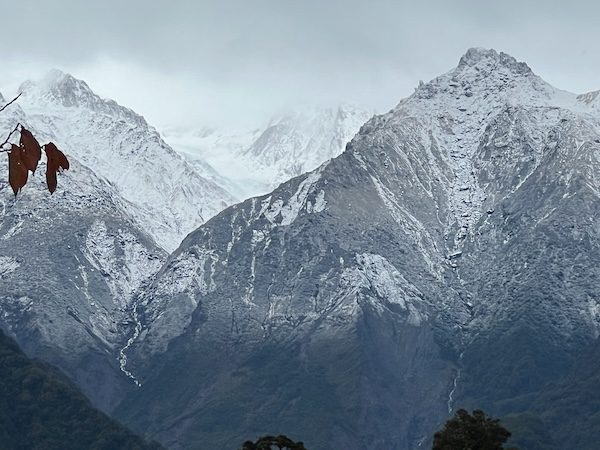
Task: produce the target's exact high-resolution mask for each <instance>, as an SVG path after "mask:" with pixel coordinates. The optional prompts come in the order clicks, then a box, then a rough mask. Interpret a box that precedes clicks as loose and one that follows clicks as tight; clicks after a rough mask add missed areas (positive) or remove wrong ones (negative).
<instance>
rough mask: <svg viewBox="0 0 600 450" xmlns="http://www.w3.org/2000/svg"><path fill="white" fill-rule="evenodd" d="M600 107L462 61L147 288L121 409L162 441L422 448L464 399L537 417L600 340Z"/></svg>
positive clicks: (533, 79) (204, 232) (522, 76)
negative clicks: (134, 380) (547, 392)
mask: <svg viewBox="0 0 600 450" xmlns="http://www.w3.org/2000/svg"><path fill="white" fill-rule="evenodd" d="M592 97H594V94H588V95H584V96H576V95H575V94H571V93H568V92H564V91H561V90H558V89H556V88H554V87H552V86H550V85H549V84H547V83H546V82H544V81H543V80H542V79H541V78H540V77H539V76H537V75H536V74H534V73H533V72H532V70H531V69H530V68H529V67H528V66H527V65H526V64H525V63H522V62H518V61H517V60H515V59H514V58H513V57H511V56H509V55H507V54H504V53H497V52H496V51H494V50H485V49H471V50H469V51H468V52H467V53H466V54H465V55H464V56H463V57H462V58H461V59H460V62H459V64H458V66H457V67H456V68H454V69H453V70H451V71H450V72H448V73H446V74H444V75H442V76H440V77H438V78H436V79H434V80H432V81H431V82H429V83H425V84H423V85H421V86H419V88H418V89H417V90H416V91H415V93H414V94H413V95H411V96H410V97H408V98H406V99H404V100H402V101H401V102H400V103H399V104H398V106H397V107H395V108H394V109H393V110H391V111H390V112H388V113H386V114H383V115H379V116H375V117H373V118H372V119H371V120H369V121H368V122H367V123H366V124H365V125H363V126H362V127H361V129H360V131H359V133H358V134H357V135H356V136H355V137H354V138H353V139H352V141H351V142H350V143H349V144H348V145H347V146H346V150H345V151H344V153H342V154H341V155H340V156H338V157H336V158H334V159H332V160H331V161H328V162H325V163H324V164H322V165H321V166H320V167H318V168H317V169H316V170H313V171H312V172H309V173H307V174H304V175H302V176H299V177H296V178H294V179H292V180H290V181H288V182H285V183H283V184H282V185H281V186H279V187H278V188H277V189H275V190H274V191H273V192H271V193H270V194H268V195H264V196H262V197H257V198H252V199H249V200H246V201H245V202H243V203H241V204H239V205H234V206H232V207H229V208H227V209H226V210H224V211H223V212H221V213H220V214H218V215H217V216H216V217H214V218H213V219H211V220H210V221H208V222H207V223H206V224H204V225H203V226H201V227H200V228H199V229H198V230H196V231H195V232H193V233H191V234H190V235H189V236H188V237H187V238H186V239H185V240H184V241H183V243H182V244H181V246H180V247H179V248H178V249H177V250H176V251H175V252H174V253H173V254H171V255H170V256H169V258H168V260H167V262H166V263H165V265H164V266H163V267H162V268H161V270H160V271H159V272H158V274H157V275H156V277H155V278H154V279H153V280H152V282H151V283H150V284H149V285H148V287H147V289H145V290H144V291H143V293H142V295H141V296H140V297H138V304H139V308H140V311H141V313H140V320H141V323H142V327H141V331H140V333H139V334H138V335H136V339H135V340H134V341H132V343H131V345H130V346H129V348H128V350H127V352H126V353H127V356H128V358H129V359H128V362H127V369H128V370H130V371H131V372H132V373H133V374H135V375H136V376H138V377H139V378H140V379H141V380H142V383H143V386H142V388H141V389H139V390H138V391H136V392H135V393H134V394H132V395H131V396H129V397H128V398H126V399H125V400H124V401H123V402H122V403H121V405H120V406H119V408H118V409H117V414H118V415H119V417H121V418H122V419H123V420H125V421H126V423H128V424H130V425H132V426H134V427H135V428H136V429H137V430H138V431H142V432H147V433H151V434H152V435H153V436H154V437H156V438H158V439H160V440H161V441H162V442H163V443H165V444H167V445H168V446H169V447H170V448H197V447H198V446H199V445H200V443H202V445H209V446H211V447H214V448H233V447H234V446H235V445H236V444H237V443H239V442H241V441H242V440H243V439H244V438H245V437H247V436H253V435H260V434H265V433H272V432H273V430H278V431H281V432H285V433H286V434H288V435H293V436H298V437H299V438H302V440H304V442H305V443H306V445H307V448H311V449H317V450H321V449H322V450H325V449H338V448H345V449H350V450H353V449H356V450H359V449H361V450H363V449H386V450H390V449H391V450H409V449H410V450H412V449H415V448H420V447H424V446H425V445H426V441H427V439H428V437H430V436H431V435H432V434H433V431H434V430H435V429H436V428H438V427H439V425H440V423H442V422H443V421H444V420H445V419H446V418H447V416H448V414H449V413H451V412H452V411H454V409H455V408H457V407H459V406H460V407H462V406H464V407H469V408H473V407H479V408H483V409H485V410H486V411H487V412H489V413H491V414H492V415H503V414H509V413H513V412H527V411H528V408H530V407H531V405H533V403H532V402H534V399H535V398H536V397H537V396H539V395H541V394H542V393H543V392H544V391H543V390H544V389H547V387H548V386H552V385H551V384H549V383H554V382H557V381H559V380H562V379H563V377H566V374H567V373H568V372H569V370H571V368H572V367H575V364H576V362H577V358H579V355H580V354H583V352H584V351H585V350H586V349H587V348H588V347H593V346H594V345H596V339H597V338H598V336H599V335H600V315H599V314H598V311H600V297H599V296H598V289H597V287H598V282H597V280H598V277H599V275H600V274H599V273H598V269H597V268H598V267H600V228H598V224H597V218H598V217H600V176H599V174H600V115H599V114H598V110H597V109H596V108H595V107H594V104H595V101H594V98H592ZM276 132H277V127H275V130H274V131H272V132H270V133H276ZM270 133H267V134H266V135H265V138H266V137H267V136H268V135H269V134H270ZM259 141H260V138H259ZM257 142H258V141H257ZM273 142H278V140H277V139H274V140H273ZM302 147H303V145H301V144H298V145H297V146H296V145H295V143H294V144H293V145H291V147H289V148H294V149H295V148H302ZM252 148H253V149H255V150H256V151H253V152H248V153H249V154H253V155H255V156H256V157H260V156H261V155H265V158H266V159H265V161H267V162H268V163H269V164H276V160H275V159H268V158H269V156H267V155H280V156H281V155H284V154H286V153H285V151H283V152H279V153H278V152H277V151H274V152H267V151H266V150H267V149H271V148H272V147H271V146H268V145H265V146H263V147H259V146H253V147H252ZM260 149H265V151H262V150H260ZM565 380H567V381H566V382H568V380H569V379H567V378H565ZM157 392H159V393H160V395H157V394H156V393H157ZM142 411H143V413H142ZM563 413H564V412H563ZM571 413H572V411H571V410H569V411H568V412H567V414H571ZM554 419H556V420H560V416H559V417H558V418H556V417H555V418H553V419H552V420H554ZM547 420H551V419H547ZM542 428H544V427H542ZM545 429H547V430H550V431H549V435H551V436H550V438H551V439H555V441H556V442H557V443H559V448H566V447H565V446H564V445H563V446H562V447H561V446H560V443H564V442H565V436H564V435H561V434H556V433H555V431H554V428H553V427H552V422H548V423H547V427H546V428H545ZM569 448H577V449H579V448H581V449H583V448H588V447H581V446H580V447H569Z"/></svg>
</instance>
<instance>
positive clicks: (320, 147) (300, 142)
mask: <svg viewBox="0 0 600 450" xmlns="http://www.w3.org/2000/svg"><path fill="white" fill-rule="evenodd" d="M371 115H372V114H370V113H369V112H367V111H366V110H363V109H361V108H359V107H356V106H351V105H346V104H342V105H340V106H338V107H336V108H326V107H307V108H302V109H298V110H296V111H292V112H286V113H283V114H279V115H277V116H276V117H274V118H273V119H271V121H270V122H269V123H268V125H267V126H266V127H265V128H264V129H255V130H251V131H248V132H245V133H232V132H223V131H219V130H216V129H203V130H200V131H195V132H194V131H191V132H190V131H185V130H181V129H167V130H165V132H164V135H165V139H166V140H167V141H168V142H169V143H170V144H171V145H173V147H174V148H175V149H176V150H177V151H179V152H180V153H181V154H183V155H185V156H186V157H188V158H191V159H192V160H193V159H196V158H201V160H202V161H207V162H208V163H210V165H211V166H212V167H214V168H215V169H216V171H217V172H218V173H219V174H220V175H221V176H222V177H224V178H225V179H226V180H227V181H223V180H222V181H221V182H222V183H224V185H226V186H229V187H230V189H232V192H235V193H236V194H237V195H238V196H239V197H240V198H248V197H252V196H255V195H261V194H264V193H266V192H269V191H271V190H272V189H274V188H275V187H277V186H278V185H279V184H281V183H282V182H284V181H287V180H289V179H290V178H293V177H296V176H298V175H301V174H303V173H305V172H308V171H311V170H313V169H315V168H317V167H318V166H319V165H320V164H322V163H323V162H325V161H327V160H328V159H331V158H334V157H336V156H338V155H339V154H340V153H342V151H343V150H344V147H345V145H346V143H347V142H349V141H350V139H351V138H352V137H353V136H354V135H355V134H356V133H357V132H358V129H359V128H360V126H361V125H362V124H364V123H365V122H366V121H367V120H368V119H369V118H370V117H371Z"/></svg>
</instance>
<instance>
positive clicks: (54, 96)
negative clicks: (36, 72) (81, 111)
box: [19, 69, 100, 107]
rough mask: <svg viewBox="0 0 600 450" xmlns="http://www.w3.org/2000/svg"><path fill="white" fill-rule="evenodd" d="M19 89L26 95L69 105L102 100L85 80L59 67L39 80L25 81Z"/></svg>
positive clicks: (90, 103) (87, 103)
mask: <svg viewBox="0 0 600 450" xmlns="http://www.w3.org/2000/svg"><path fill="white" fill-rule="evenodd" d="M19 91H20V92H23V93H24V94H25V96H28V97H37V98H42V97H45V98H46V99H47V100H51V101H52V102H54V103H58V104H61V105H63V106H67V107H69V106H82V105H92V104H95V103H97V102H98V101H99V100H100V99H99V97H98V96H97V95H96V94H95V93H94V92H93V91H92V89H91V88H90V87H89V86H88V84H87V83H86V82H85V81H83V80H79V79H77V78H75V77H74V76H73V75H71V74H69V73H65V72H62V71H61V70H58V69H52V70H50V71H49V72H48V73H47V74H46V75H45V76H44V77H43V78H42V79H41V80H39V81H32V80H27V81H25V82H24V83H23V84H21V86H20V87H19Z"/></svg>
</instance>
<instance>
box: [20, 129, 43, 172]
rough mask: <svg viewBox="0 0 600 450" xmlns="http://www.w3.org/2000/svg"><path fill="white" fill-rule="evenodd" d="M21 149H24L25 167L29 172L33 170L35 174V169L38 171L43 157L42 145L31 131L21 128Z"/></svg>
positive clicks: (22, 157)
mask: <svg viewBox="0 0 600 450" xmlns="http://www.w3.org/2000/svg"><path fill="white" fill-rule="evenodd" d="M20 145H21V148H22V149H23V154H22V155H21V159H22V160H23V162H24V163H25V167H27V169H28V170H31V171H32V172H33V173H35V169H37V165H38V162H39V161H40V158H41V157H42V149H41V148H40V144H39V142H38V141H37V139H36V138H35V137H33V134H31V131H29V130H27V129H25V128H24V127H21V141H20Z"/></svg>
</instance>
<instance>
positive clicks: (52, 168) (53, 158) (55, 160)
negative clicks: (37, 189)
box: [44, 142, 69, 194]
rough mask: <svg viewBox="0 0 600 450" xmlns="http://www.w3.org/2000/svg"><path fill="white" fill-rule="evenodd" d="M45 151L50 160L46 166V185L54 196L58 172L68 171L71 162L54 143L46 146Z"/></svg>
mask: <svg viewBox="0 0 600 450" xmlns="http://www.w3.org/2000/svg"><path fill="white" fill-rule="evenodd" d="M44 151H45V152H46V158H47V159H48V163H47V164H46V183H47V184H48V190H49V191H50V193H51V194H52V193H54V191H55V190H56V184H57V181H56V172H58V171H59V170H68V169H69V160H68V159H67V157H66V156H65V154H64V153H63V152H61V151H60V150H59V149H58V148H56V145H54V144H53V143H52V142H50V143H48V144H46V145H44Z"/></svg>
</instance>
